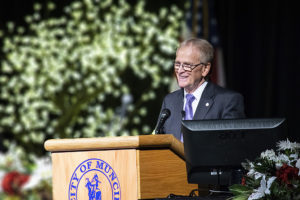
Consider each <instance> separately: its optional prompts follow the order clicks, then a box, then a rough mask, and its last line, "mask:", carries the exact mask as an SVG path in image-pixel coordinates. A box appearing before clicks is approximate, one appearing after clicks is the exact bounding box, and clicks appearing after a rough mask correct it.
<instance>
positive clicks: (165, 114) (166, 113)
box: [155, 108, 171, 134]
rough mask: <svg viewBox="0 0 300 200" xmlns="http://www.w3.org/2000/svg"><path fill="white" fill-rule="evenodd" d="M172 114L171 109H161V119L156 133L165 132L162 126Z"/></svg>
mask: <svg viewBox="0 0 300 200" xmlns="http://www.w3.org/2000/svg"><path fill="white" fill-rule="evenodd" d="M170 115H171V112H170V110H169V109H167V108H165V109H163V110H162V111H161V114H160V120H159V122H158V124H157V127H156V129H155V134H163V132H162V127H163V126H164V124H165V121H166V120H167V119H168V117H169V116H170Z"/></svg>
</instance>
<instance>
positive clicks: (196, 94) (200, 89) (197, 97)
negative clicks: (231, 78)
mask: <svg viewBox="0 0 300 200" xmlns="http://www.w3.org/2000/svg"><path fill="white" fill-rule="evenodd" d="M206 85H207V81H205V82H204V83H202V84H201V85H200V87H198V88H197V89H196V90H195V91H194V92H193V93H192V94H193V95H194V97H195V100H194V101H193V103H192V107H193V116H194V115H195V112H196V109H197V106H198V104H199V102H200V99H201V96H202V93H203V91H204V88H205V87H206ZM186 94H187V92H186V91H185V90H184V102H183V110H184V108H185V103H186V97H185V96H186Z"/></svg>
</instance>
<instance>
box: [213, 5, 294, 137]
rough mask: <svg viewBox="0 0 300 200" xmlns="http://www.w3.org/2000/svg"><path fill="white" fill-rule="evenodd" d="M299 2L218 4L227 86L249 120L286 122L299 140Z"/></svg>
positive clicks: (290, 132)
mask: <svg viewBox="0 0 300 200" xmlns="http://www.w3.org/2000/svg"><path fill="white" fill-rule="evenodd" d="M296 4H297V1H279V0H278V1H276V0H275V1H274V0H243V1H240V0H227V1H223V0H217V1H216V11H217V12H216V13H217V18H218V23H219V28H220V35H221V39H222V44H223V48H224V57H225V67H226V69H225V70H226V75H227V85H228V87H229V88H232V89H234V90H237V91H239V92H241V93H242V94H243V95H244V97H245V107H246V108H245V109H246V114H247V117H250V118H258V117H285V118H286V119H287V124H288V129H289V130H288V134H289V137H290V138H291V140H297V141H300V132H299V127H298V126H299V125H300V123H299V122H298V119H299V116H298V112H299V104H300V102H299V92H300V88H299V87H300V77H298V76H299V73H300V54H299V47H300V39H299V37H300V9H299V6H297V5H296Z"/></svg>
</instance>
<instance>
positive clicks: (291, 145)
mask: <svg viewBox="0 0 300 200" xmlns="http://www.w3.org/2000/svg"><path fill="white" fill-rule="evenodd" d="M277 146H278V150H287V149H290V150H296V149H300V144H299V143H296V142H290V141H289V139H286V141H285V140H282V141H280V142H278V143H277Z"/></svg>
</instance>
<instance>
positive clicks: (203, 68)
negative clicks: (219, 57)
mask: <svg viewBox="0 0 300 200" xmlns="http://www.w3.org/2000/svg"><path fill="white" fill-rule="evenodd" d="M175 62H179V63H184V64H192V65H195V64H199V63H201V62H203V61H202V60H200V58H199V52H198V50H197V49H196V48H194V47H192V46H183V47H181V48H180V49H178V50H177V53H176V59H175ZM209 69H210V64H208V65H198V66H197V67H195V68H194V69H193V70H192V71H185V70H184V69H183V67H182V66H181V67H180V68H179V69H178V70H175V74H176V77H177V82H178V85H179V87H181V88H184V89H185V90H186V92H188V93H192V92H194V91H195V90H196V89H197V88H198V87H199V86H200V85H201V84H202V83H203V82H204V81H205V80H204V77H205V76H206V75H207V74H208V72H209Z"/></svg>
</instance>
